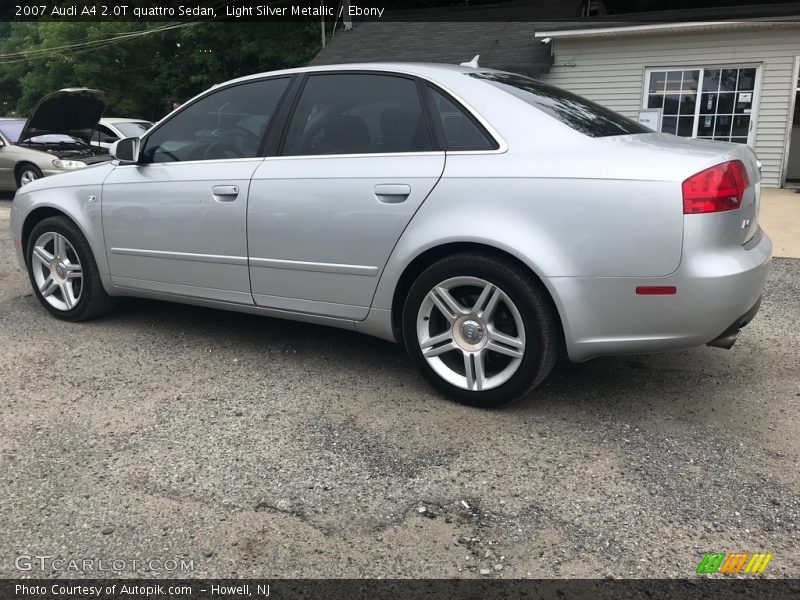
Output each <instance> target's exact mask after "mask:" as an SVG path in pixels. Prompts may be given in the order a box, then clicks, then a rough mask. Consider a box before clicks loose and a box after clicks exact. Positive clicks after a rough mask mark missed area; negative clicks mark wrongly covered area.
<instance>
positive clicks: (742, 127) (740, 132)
mask: <svg viewBox="0 0 800 600" xmlns="http://www.w3.org/2000/svg"><path fill="white" fill-rule="evenodd" d="M749 132H750V115H735V116H734V117H733V127H732V128H731V135H733V136H747V134H748V133H749Z"/></svg>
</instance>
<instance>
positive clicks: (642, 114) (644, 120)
mask: <svg viewBox="0 0 800 600" xmlns="http://www.w3.org/2000/svg"><path fill="white" fill-rule="evenodd" d="M639 123H641V124H642V125H644V126H645V127H649V128H650V129H652V130H653V131H661V109H660V108H648V109H646V110H640V111H639Z"/></svg>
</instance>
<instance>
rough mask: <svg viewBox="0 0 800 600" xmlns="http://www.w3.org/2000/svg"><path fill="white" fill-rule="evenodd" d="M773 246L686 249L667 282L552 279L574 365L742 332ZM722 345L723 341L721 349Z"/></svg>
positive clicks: (761, 239)
mask: <svg viewBox="0 0 800 600" xmlns="http://www.w3.org/2000/svg"><path fill="white" fill-rule="evenodd" d="M771 256H772V242H771V241H770V239H769V238H768V237H767V236H766V234H764V233H763V232H761V233H759V234H758V235H757V237H756V238H754V239H753V240H752V241H751V242H749V243H748V244H747V245H746V246H738V247H735V248H722V249H719V248H716V249H715V248H702V247H696V248H687V247H686V245H685V246H684V256H683V259H682V262H681V266H680V267H679V268H678V270H676V271H675V272H674V273H672V274H671V275H668V276H666V277H603V278H598V277H553V278H548V279H546V280H545V284H546V285H547V286H548V287H549V288H550V290H551V292H552V293H553V296H554V298H555V300H556V304H557V306H558V309H559V313H560V314H561V317H562V322H563V325H564V334H565V337H566V345H567V352H568V354H569V357H570V359H571V360H573V361H584V360H588V359H590V358H594V357H597V356H605V355H613V354H638V353H646V352H660V351H664V350H675V349H680V348H687V347H691V346H702V345H704V344H708V343H709V342H714V341H716V340H718V339H719V338H722V337H724V336H725V335H731V334H732V333H733V332H734V331H738V329H740V328H741V327H742V324H743V323H746V322H749V321H750V320H751V319H752V317H753V316H754V315H755V313H756V312H757V311H758V308H759V304H760V298H761V294H762V289H763V287H764V282H765V281H766V278H767V276H768V274H769V266H770V261H771ZM637 286H675V287H676V288H677V292H676V294H674V295H665V296H639V295H636V292H635V288H636V287H637ZM717 345H720V344H717Z"/></svg>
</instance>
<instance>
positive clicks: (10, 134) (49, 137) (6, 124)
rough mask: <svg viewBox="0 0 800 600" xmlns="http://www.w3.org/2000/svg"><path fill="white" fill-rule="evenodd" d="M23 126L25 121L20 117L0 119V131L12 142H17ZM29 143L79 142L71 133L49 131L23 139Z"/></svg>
mask: <svg viewBox="0 0 800 600" xmlns="http://www.w3.org/2000/svg"><path fill="white" fill-rule="evenodd" d="M24 127H25V121H24V120H22V119H14V120H9V121H0V131H2V132H3V135H4V136H6V137H7V138H8V141H9V142H11V143H12V144H16V143H18V142H19V136H20V134H21V133H22V129H23V128H24ZM25 142H26V143H29V144H76V143H81V141H80V140H79V139H78V138H74V137H72V136H71V135H62V134H60V133H49V134H46V135H37V136H34V137H32V138H31V139H29V140H25Z"/></svg>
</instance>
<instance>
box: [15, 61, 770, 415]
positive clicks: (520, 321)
mask: <svg viewBox="0 0 800 600" xmlns="http://www.w3.org/2000/svg"><path fill="white" fill-rule="evenodd" d="M111 153H112V155H113V156H114V158H115V160H114V161H112V162H111V163H107V164H102V165H99V166H93V167H89V168H87V169H83V170H81V171H76V172H73V173H69V174H65V175H58V176H55V177H51V178H47V179H43V180H39V181H35V182H33V183H31V184H28V185H25V186H23V187H22V189H20V190H19V192H18V194H17V196H16V198H15V199H14V203H13V209H12V218H11V226H12V230H13V234H14V239H15V241H16V244H17V248H18V254H19V259H20V261H21V264H22V265H23V266H24V268H25V269H27V271H28V273H29V275H30V281H31V284H32V286H33V290H34V292H35V294H36V296H37V298H38V299H39V300H40V301H41V303H42V305H43V306H44V307H45V308H46V309H47V310H49V311H50V312H51V313H52V314H53V315H55V316H56V317H59V318H61V319H65V320H70V321H80V320H85V319H89V318H92V317H95V316H98V315H100V314H102V313H103V312H105V311H106V310H108V308H109V307H110V306H111V302H112V299H113V297H114V296H140V297H150V298H159V299H167V300H174V301H176V302H186V303H192V304H199V305H204V306H212V307H219V308H223V309H230V310H239V311H247V312H254V313H259V314H263V315H269V316H273V317H283V318H289V319H297V320H302V321H309V322H314V323H320V324H327V325H334V326H338V327H345V328H349V329H354V330H357V331H360V332H363V333H367V334H371V335H375V336H379V337H381V338H385V339H387V340H392V341H397V342H402V343H403V344H405V346H406V348H407V349H408V352H409V354H410V356H411V358H412V360H413V361H414V362H415V363H416V365H417V366H418V367H419V368H420V370H421V371H422V373H424V375H425V376H426V377H427V378H428V379H429V380H430V382H431V383H432V384H433V385H434V386H436V387H437V388H438V389H439V390H441V391H443V392H444V393H446V394H447V395H448V396H450V397H452V398H454V399H456V400H459V401H461V402H465V403H469V404H475V405H479V406H495V405H499V404H501V403H504V402H507V401H509V400H513V399H515V398H519V397H520V396H522V395H523V394H524V393H525V392H526V391H527V390H529V389H531V388H532V387H534V386H536V385H537V384H538V383H540V382H541V381H542V380H543V379H544V378H545V376H546V375H547V374H548V372H549V371H550V369H551V368H552V366H553V363H554V362H555V361H556V359H557V357H558V356H559V354H561V353H566V355H567V356H568V357H569V358H570V359H571V360H573V361H583V360H586V359H589V358H592V357H596V356H602V355H609V354H623V353H638V352H652V351H660V350H670V349H675V348H683V347H688V346H694V345H702V344H711V345H718V346H727V347H729V346H730V345H731V344H732V343H733V341H734V340H735V337H736V334H737V333H738V331H739V329H740V328H741V327H742V326H744V325H745V324H746V323H747V322H748V321H749V320H750V319H751V318H752V317H753V315H754V314H755V312H756V311H757V309H758V305H759V301H760V298H761V289H762V286H763V283H764V280H765V278H766V276H767V271H768V267H769V261H770V255H771V250H772V246H771V242H770V241H769V239H768V238H767V237H766V235H764V234H763V233H762V232H761V230H760V228H759V226H758V220H757V219H758V208H759V181H760V174H759V168H758V163H757V160H756V157H755V155H754V154H753V152H752V150H750V148H748V147H747V146H744V145H737V144H726V143H717V142H707V141H701V140H688V139H683V138H680V137H676V136H673V135H663V134H658V133H653V132H652V131H651V130H649V129H646V128H644V127H643V126H641V125H639V124H638V123H636V122H633V121H631V120H628V119H627V118H625V117H623V116H621V115H619V114H616V113H614V112H612V111H609V110H607V109H605V108H603V107H601V106H598V105H596V104H593V103H591V102H589V101H587V100H584V99H583V98H581V97H579V96H576V95H574V94H571V93H568V92H566V91H563V90H561V89H559V88H556V87H552V86H549V85H545V84H542V83H540V82H538V81H535V80H532V79H528V78H525V77H522V76H519V75H514V74H511V73H505V72H499V71H493V70H488V69H482V68H480V67H476V66H474V64H468V65H464V66H460V67H456V66H445V65H410V64H363V65H347V66H333V67H316V68H303V69H293V70H286V71H278V72H272V73H264V74H260V75H254V76H249V77H244V78H241V79H237V80H235V81H231V82H229V83H226V84H223V85H220V86H216V87H214V88H212V89H210V90H208V91H207V92H204V93H203V94H200V95H199V96H197V97H196V98H194V99H193V100H191V101H190V102H188V103H186V104H185V105H183V106H182V107H181V108H180V109H179V110H177V111H175V112H173V113H172V114H170V115H168V116H167V117H166V118H165V119H163V120H162V121H161V122H160V123H158V124H156V126H155V127H153V128H152V129H151V130H150V131H148V132H147V134H146V135H144V136H143V137H142V138H141V139H139V138H130V139H125V140H121V141H119V142H117V143H116V144H115V146H114V147H112V150H111ZM342 368H346V365H343V367H342Z"/></svg>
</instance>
